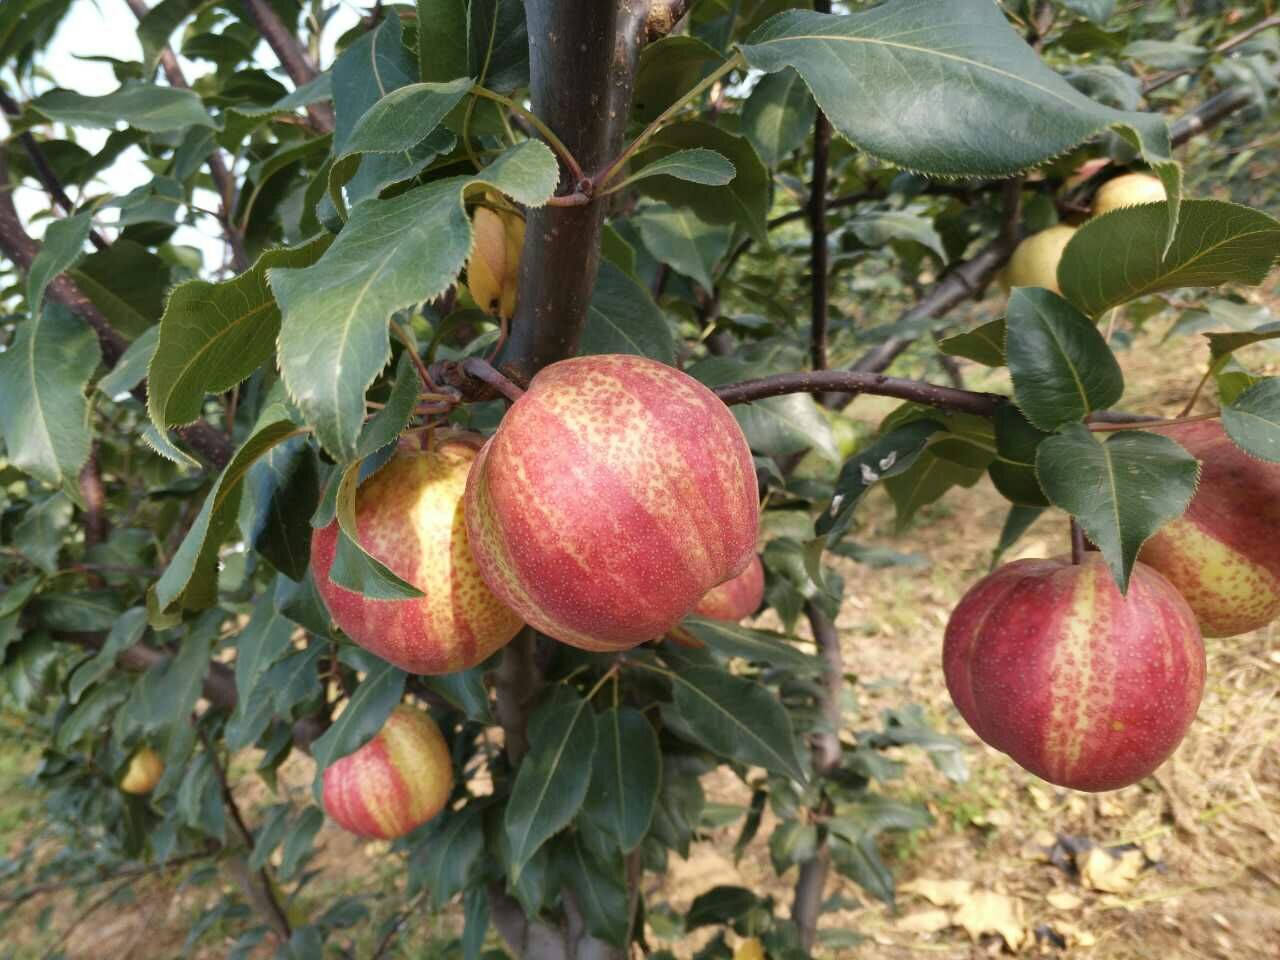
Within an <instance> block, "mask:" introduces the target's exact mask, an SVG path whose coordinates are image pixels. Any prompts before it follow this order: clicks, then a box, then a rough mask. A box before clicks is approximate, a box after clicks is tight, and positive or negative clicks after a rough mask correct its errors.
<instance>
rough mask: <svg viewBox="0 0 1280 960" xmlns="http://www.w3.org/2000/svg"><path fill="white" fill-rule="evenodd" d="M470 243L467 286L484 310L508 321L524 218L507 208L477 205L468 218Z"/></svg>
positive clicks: (513, 301) (513, 302)
mask: <svg viewBox="0 0 1280 960" xmlns="http://www.w3.org/2000/svg"><path fill="white" fill-rule="evenodd" d="M471 228H472V231H473V244H472V250H471V257H470V258H469V259H468V260H467V289H468V291H470V293H471V299H473V300H475V302H476V305H477V306H478V307H480V309H481V310H483V311H485V312H486V313H491V314H493V315H495V316H499V317H502V318H503V319H506V320H510V319H511V318H512V316H514V315H515V312H516V291H517V288H518V287H519V284H520V251H521V250H522V249H523V247H524V231H525V224H524V220H523V219H522V218H521V217H520V216H519V214H516V213H513V212H510V211H506V210H503V211H497V210H492V209H490V208H489V207H477V208H476V211H475V213H474V214H473V215H472V217H471Z"/></svg>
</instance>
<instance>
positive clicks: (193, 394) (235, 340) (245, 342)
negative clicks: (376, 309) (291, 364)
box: [147, 234, 333, 455]
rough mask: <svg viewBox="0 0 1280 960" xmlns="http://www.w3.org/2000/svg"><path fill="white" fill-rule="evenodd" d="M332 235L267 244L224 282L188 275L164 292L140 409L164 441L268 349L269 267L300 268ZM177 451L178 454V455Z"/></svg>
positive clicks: (276, 315) (271, 345)
mask: <svg viewBox="0 0 1280 960" xmlns="http://www.w3.org/2000/svg"><path fill="white" fill-rule="evenodd" d="M332 239H333V238H332V237H330V236H328V235H327V234H325V235H321V236H320V237H317V238H316V239H314V240H310V241H308V242H307V243H304V244H301V245H300V246H297V247H287V248H283V249H279V250H268V251H267V252H266V253H264V254H262V256H260V257H258V260H257V262H256V263H254V265H253V266H252V267H251V268H250V269H248V270H246V271H245V272H244V273H242V274H240V275H239V276H238V277H233V278H232V279H230V280H224V281H222V282H221V283H209V282H207V281H204V280H189V281H187V282H186V283H183V284H180V285H179V286H177V287H176V288H174V291H173V293H172V294H170V296H169V302H168V303H167V304H166V306H165V311H164V316H163V317H161V318H160V334H159V341H158V342H157V343H156V349H155V354H154V356H153V357H152V358H151V363H150V365H149V367H148V377H147V412H148V413H149V414H150V416H151V422H152V423H153V424H155V427H156V430H157V431H158V432H159V435H160V438H161V440H162V441H163V443H164V445H165V446H166V447H169V448H170V449H171V451H173V452H177V448H176V447H173V446H172V444H171V443H170V442H169V428H170V427H173V426H177V425H180V424H185V423H190V422H192V421H193V420H195V419H196V418H197V417H199V416H200V412H201V410H202V408H203V407H204V399H205V396H206V395H207V394H210V393H223V392H225V391H227V390H230V389H231V388H232V387H234V386H235V385H236V384H237V383H239V382H240V381H242V380H243V379H245V377H247V376H249V374H251V373H253V371H254V370H256V369H258V367H260V366H261V365H262V364H263V363H264V362H265V361H266V360H268V359H269V358H270V357H271V354H272V352H273V351H274V350H275V346H276V338H277V337H278V336H279V334H280V307H279V306H278V305H277V304H276V300H275V297H273V296H272V295H271V289H270V288H269V287H268V286H267V270H269V269H271V268H273V267H281V268H299V267H307V266H310V265H311V264H313V263H315V262H316V261H317V260H319V259H320V257H321V255H322V254H323V253H324V252H325V250H327V249H328V247H329V244H330V243H331V242H332ZM180 455H181V454H180Z"/></svg>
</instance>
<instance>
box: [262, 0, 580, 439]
mask: <svg viewBox="0 0 1280 960" xmlns="http://www.w3.org/2000/svg"><path fill="white" fill-rule="evenodd" d="M395 19H396V18H394V17H392V18H388V22H391V21H392V20H395ZM558 176H559V171H558V169H557V166H556V161H555V157H554V155H553V154H552V153H551V151H550V149H548V148H547V146H546V145H545V144H543V143H541V142H540V141H532V140H530V141H525V142H524V143H521V144H520V145H519V146H516V147H513V148H512V149H510V150H508V151H507V152H506V153H504V154H503V155H502V156H500V157H499V158H498V159H497V160H495V161H494V162H493V163H492V164H491V165H490V166H488V167H487V168H485V170H484V172H483V173H482V174H480V175H478V176H474V177H454V178H451V179H447V180H437V181H434V182H432V183H429V184H426V185H425V186H421V187H417V188H414V189H412V190H409V191H406V192H405V193H402V194H400V195H399V196H397V197H393V198H391V199H388V200H378V199H371V200H365V201H362V202H361V203H359V204H357V205H356V206H355V207H353V208H352V211H351V219H350V221H349V222H348V223H347V225H346V227H344V228H343V230H342V233H341V234H340V235H339V236H338V239H337V240H336V241H334V243H333V246H331V247H330V248H329V249H328V250H327V251H326V252H325V254H324V255H323V256H322V257H321V258H320V260H319V261H318V262H317V263H315V264H314V265H313V266H310V267H307V268H304V269H301V270H297V269H285V268H275V269H272V270H270V271H269V272H268V278H269V280H270V283H271V288H272V290H274V291H275V294H276V298H277V300H278V301H279V303H280V308H281V311H282V312H283V315H284V319H283V323H282V325H281V330H280V340H279V361H280V368H281V371H282V373H283V375H284V381H285V384H286V386H287V387H288V389H289V394H290V396H291V397H292V398H293V399H294V400H295V402H296V403H297V404H298V406H299V408H300V410H301V411H302V415H303V417H304V419H305V420H306V422H307V423H308V424H310V425H311V426H313V427H314V428H315V430H316V434H317V436H318V438H319V440H320V442H321V444H322V445H323V446H324V448H325V449H326V450H328V451H329V452H330V453H331V454H332V455H333V456H334V458H335V459H337V460H339V461H340V462H343V463H346V462H347V461H349V460H351V459H352V458H353V457H354V456H355V452H356V451H355V447H356V439H357V437H358V436H359V432H360V425H361V423H362V422H363V420H364V393H365V390H366V389H367V388H368V386H369V384H370V383H372V382H373V379H374V378H375V377H376V376H377V375H378V372H379V371H380V370H381V369H382V368H383V367H384V366H385V365H386V362H387V358H388V356H389V354H390V340H389V335H388V332H387V321H388V320H389V319H390V318H391V316H392V314H394V313H395V312H396V311H397V310H403V309H406V308H408V307H411V306H413V305H415V304H417V303H421V302H423V301H426V300H429V299H431V298H432V297H433V296H435V295H436V294H438V293H440V292H441V291H442V290H444V289H445V288H446V287H447V286H448V285H449V284H450V283H452V282H453V280H454V279H455V278H456V277H457V275H458V273H459V272H460V271H461V270H462V265H463V263H464V262H465V261H466V258H467V254H468V253H469V252H470V249H471V221H470V220H469V219H468V218H467V215H466V209H465V207H464V206H463V196H464V193H465V192H466V191H467V190H470V189H475V188H479V187H481V186H485V185H487V186H491V187H493V188H495V189H498V190H501V191H502V192H503V193H506V194H508V195H509V196H511V197H513V198H514V199H516V200H518V201H519V202H521V203H524V204H526V205H532V206H536V205H538V204H540V203H542V202H544V201H545V200H546V199H547V198H548V197H549V196H551V193H552V191H553V190H554V189H555V184H556V180H557V178H558Z"/></svg>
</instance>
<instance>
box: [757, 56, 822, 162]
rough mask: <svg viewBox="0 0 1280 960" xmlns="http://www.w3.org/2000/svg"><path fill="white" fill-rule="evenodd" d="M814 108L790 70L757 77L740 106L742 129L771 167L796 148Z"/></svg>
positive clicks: (809, 124)
mask: <svg viewBox="0 0 1280 960" xmlns="http://www.w3.org/2000/svg"><path fill="white" fill-rule="evenodd" d="M817 113H818V108H817V106H816V105H815V104H814V102H813V97H811V96H809V88H808V87H806V86H805V85H804V81H802V80H801V79H800V74H798V73H796V72H795V71H794V70H789V69H788V70H779V71H778V72H777V73H771V74H768V75H766V76H764V77H761V78H760V81H759V82H758V83H757V84H756V85H755V89H753V90H752V91H751V96H749V97H747V102H746V104H745V105H744V106H743V108H742V132H743V133H744V134H746V136H747V139H748V140H750V141H751V143H752V145H753V146H754V147H755V148H756V152H757V153H758V154H760V159H761V160H762V161H764V165H765V166H766V167H769V168H770V169H773V168H774V167H776V166H778V164H780V163H781V162H782V161H783V160H785V159H787V157H789V156H791V154H792V153H794V152H795V151H796V150H798V149H799V148H800V147H801V146H802V145H803V144H804V142H805V140H806V139H807V138H808V136H809V134H810V133H811V132H812V131H813V124H814V120H815V118H816V117H817Z"/></svg>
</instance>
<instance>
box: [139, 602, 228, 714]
mask: <svg viewBox="0 0 1280 960" xmlns="http://www.w3.org/2000/svg"><path fill="white" fill-rule="evenodd" d="M215 614H216V616H215V615H209V616H206V617H205V618H202V619H201V620H200V621H197V622H196V623H195V624H193V625H192V626H191V627H190V629H189V630H188V632H187V636H186V637H185V638H184V639H183V641H182V646H181V647H180V648H179V650H178V652H177V653H176V654H175V655H173V656H172V657H170V658H169V659H168V660H165V661H164V662H162V663H158V664H156V665H155V666H153V667H152V668H151V669H149V670H148V671H147V672H146V673H144V674H143V675H142V676H141V677H140V678H139V679H138V682H137V683H135V684H134V685H133V691H132V692H131V693H130V695H129V700H128V702H127V703H126V704H125V705H124V707H122V708H121V711H120V714H119V715H117V717H116V725H117V728H122V729H121V730H120V732H121V733H126V734H127V733H137V734H139V735H142V736H144V737H145V736H147V735H148V734H152V733H154V732H155V731H157V730H160V729H162V728H163V727H165V726H166V725H167V724H170V723H173V722H174V720H175V718H179V717H181V718H185V717H187V716H188V715H189V714H190V713H191V711H192V710H194V709H195V705H196V700H198V699H199V698H200V692H201V686H202V685H203V683H204V678H205V674H206V673H207V672H208V670H209V655H210V652H211V651H212V649H213V642H214V640H215V639H216V637H217V625H218V623H219V622H220V620H221V617H222V614H221V611H215Z"/></svg>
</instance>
